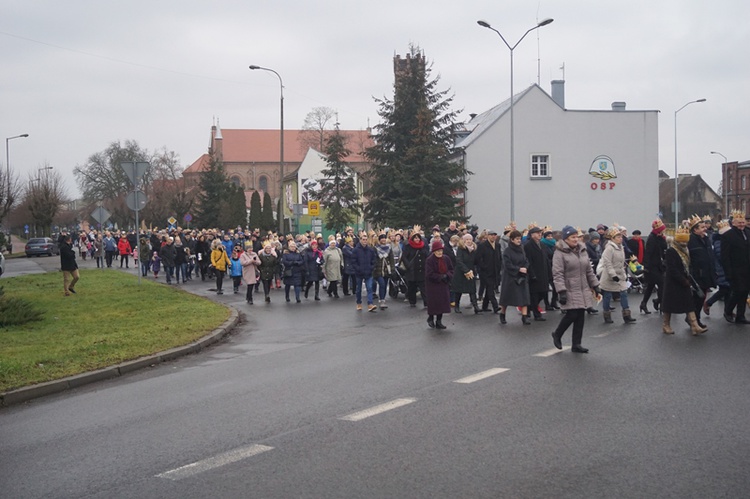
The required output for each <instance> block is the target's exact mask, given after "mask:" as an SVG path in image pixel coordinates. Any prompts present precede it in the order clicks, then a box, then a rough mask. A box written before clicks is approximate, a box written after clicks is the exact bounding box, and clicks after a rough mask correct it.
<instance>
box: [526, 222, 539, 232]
mask: <svg viewBox="0 0 750 499" xmlns="http://www.w3.org/2000/svg"><path fill="white" fill-rule="evenodd" d="M534 227H539V225H537V223H536V222H531V223H530V224H529V226H528V227H526V230H531V229H533V228H534Z"/></svg>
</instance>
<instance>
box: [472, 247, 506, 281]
mask: <svg viewBox="0 0 750 499" xmlns="http://www.w3.org/2000/svg"><path fill="white" fill-rule="evenodd" d="M475 258H476V262H477V268H478V269H479V278H480V279H482V280H483V281H489V282H493V283H498V282H500V273H501V272H502V269H503V253H502V251H500V243H499V242H495V248H494V249H493V248H492V245H491V244H490V242H489V241H482V242H481V243H479V244H478V245H477V251H476V256H475Z"/></svg>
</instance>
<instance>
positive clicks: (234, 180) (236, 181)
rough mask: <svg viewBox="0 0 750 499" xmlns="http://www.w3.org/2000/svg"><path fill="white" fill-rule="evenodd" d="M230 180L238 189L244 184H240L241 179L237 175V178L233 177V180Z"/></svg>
mask: <svg viewBox="0 0 750 499" xmlns="http://www.w3.org/2000/svg"><path fill="white" fill-rule="evenodd" d="M230 180H231V181H232V183H233V184H234V185H236V186H237V187H239V186H241V185H242V184H241V183H240V177H238V176H236V175H235V176H233V177H232V178H231V179H230Z"/></svg>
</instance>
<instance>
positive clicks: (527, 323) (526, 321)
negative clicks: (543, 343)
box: [521, 314, 531, 326]
mask: <svg viewBox="0 0 750 499" xmlns="http://www.w3.org/2000/svg"><path fill="white" fill-rule="evenodd" d="M521 323H522V324H523V325H524V326H530V325H531V320H530V319H529V315H528V314H525V315H522V316H521Z"/></svg>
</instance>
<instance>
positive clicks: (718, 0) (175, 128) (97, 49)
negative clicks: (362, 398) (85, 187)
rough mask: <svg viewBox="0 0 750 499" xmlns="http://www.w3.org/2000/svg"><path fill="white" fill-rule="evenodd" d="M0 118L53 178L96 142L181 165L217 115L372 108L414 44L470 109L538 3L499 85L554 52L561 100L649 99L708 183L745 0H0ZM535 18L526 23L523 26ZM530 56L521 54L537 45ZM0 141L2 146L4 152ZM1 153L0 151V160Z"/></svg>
mask: <svg viewBox="0 0 750 499" xmlns="http://www.w3.org/2000/svg"><path fill="white" fill-rule="evenodd" d="M0 6H1V7H0V53H1V54H2V70H1V76H0V82H1V83H0V89H1V92H0V133H1V134H2V138H7V137H11V136H14V135H19V134H22V133H28V134H29V135H30V136H29V137H28V138H21V139H15V140H12V141H10V164H11V167H12V168H13V169H14V170H15V171H16V172H19V173H20V174H21V178H22V179H24V180H25V179H27V178H28V177H29V175H30V174H31V175H33V176H35V175H36V169H37V168H39V167H41V166H44V165H46V164H49V165H50V166H52V167H54V169H55V170H56V171H58V172H60V173H61V174H62V175H63V177H64V179H65V181H66V185H67V186H68V190H69V195H70V196H76V195H78V188H77V187H76V184H75V182H74V179H73V175H72V172H73V168H74V167H75V166H76V165H78V164H83V163H85V162H86V159H87V158H88V157H89V156H90V155H91V154H93V153H95V152H98V151H101V150H103V149H105V148H106V147H107V146H108V145H109V144H110V143H111V142H113V141H117V140H121V141H125V140H128V139H132V140H136V141H137V142H138V143H139V144H140V145H141V146H142V147H145V148H148V149H149V150H154V149H158V148H162V147H166V148H167V149H168V150H173V151H175V152H176V153H177V154H179V156H180V158H181V161H182V164H183V166H185V167H187V166H189V165H190V164H191V163H192V162H193V161H194V160H195V159H196V158H198V157H199V156H200V155H201V154H203V153H204V152H206V148H207V146H208V141H209V131H210V127H211V124H212V122H213V120H214V119H215V118H216V119H219V120H220V125H221V127H222V128H270V129H278V126H279V83H278V80H277V79H276V77H275V76H274V75H273V74H271V73H267V72H261V71H250V70H249V69H248V66H249V65H250V64H256V65H260V66H265V67H269V68H273V69H275V70H276V71H278V72H279V73H280V74H281V76H282V78H283V80H284V88H285V90H284V97H285V101H284V104H285V128H287V129H294V128H300V127H301V126H302V123H303V120H304V118H305V115H306V114H307V113H308V112H309V111H310V110H311V109H312V108H313V107H316V106H328V107H331V108H333V109H335V110H337V111H338V113H339V121H340V123H341V127H342V128H343V129H364V128H366V127H367V126H368V124H369V125H374V124H376V123H377V121H378V115H377V106H376V104H375V103H374V101H373V96H375V97H383V96H388V97H392V95H393V94H392V85H393V62H392V58H393V55H394V54H402V55H403V54H405V53H406V52H407V51H408V47H409V44H410V43H414V44H417V45H419V46H420V47H421V48H422V49H423V50H424V52H425V55H426V56H427V58H428V59H429V60H430V61H431V62H432V63H433V75H440V77H441V83H440V86H439V88H440V89H447V88H450V89H452V91H453V92H454V93H455V99H454V105H455V108H456V109H463V113H462V114H461V115H460V117H461V119H462V120H466V119H468V114H469V113H480V112H482V111H485V110H487V109H488V108H490V107H492V106H493V105H495V104H497V103H499V102H501V101H503V100H505V99H507V98H508V97H509V92H510V68H509V66H510V58H509V51H508V49H507V48H506V47H505V45H503V43H502V40H500V38H499V37H498V36H497V35H496V34H495V33H493V32H491V31H489V30H488V29H485V28H482V27H480V26H478V25H477V23H476V21H477V20H478V19H484V20H486V21H488V22H489V23H490V24H492V26H493V27H495V28H497V29H498V30H499V31H500V32H501V33H503V35H504V36H505V38H506V39H507V40H508V41H509V42H510V43H511V44H513V43H515V41H517V40H518V39H519V38H520V37H521V36H522V35H523V34H524V32H525V31H526V30H527V29H528V28H530V27H532V26H534V25H535V24H536V22H537V21H538V20H542V19H544V18H547V17H551V18H554V22H553V23H552V24H550V25H548V26H545V27H543V28H541V29H539V30H537V31H536V32H532V33H531V34H529V35H528V36H527V37H526V38H525V39H524V40H523V42H522V43H521V44H520V45H519V46H518V48H517V49H516V50H515V52H514V54H515V88H516V91H517V92H518V91H520V90H522V89H523V88H525V87H527V86H528V85H531V84H533V83H536V82H537V77H538V75H539V78H540V83H541V87H542V88H543V89H544V90H545V91H547V92H549V91H550V84H549V82H550V80H553V79H560V78H562V77H563V72H562V70H561V69H560V68H561V66H562V65H563V64H564V65H565V74H564V76H565V80H566V85H565V88H566V96H565V99H566V100H565V102H566V107H567V108H568V109H610V105H611V103H612V102H613V101H625V102H627V108H628V109H638V110H644V109H648V110H651V109H657V110H659V111H661V113H660V115H659V164H660V168H661V169H663V170H665V171H667V172H668V173H669V174H670V175H672V174H673V173H674V167H675V162H674V132H675V126H674V113H675V111H676V110H677V109H679V108H680V107H681V106H682V105H683V104H685V103H687V102H690V101H692V100H696V99H700V98H705V99H707V102H705V103H701V104H693V105H691V106H689V107H688V108H685V109H683V110H682V111H680V113H679V114H678V159H679V171H680V172H683V173H685V172H687V173H693V174H701V175H703V176H704V178H705V179H706V180H707V181H708V182H709V184H710V185H711V186H712V187H713V188H714V189H716V188H718V185H719V181H720V179H721V163H722V161H723V159H722V158H721V157H720V156H717V155H711V154H710V151H718V152H721V153H722V154H724V155H726V156H727V158H728V159H729V160H730V161H735V160H739V161H742V160H748V159H750V151H749V150H748V147H749V146H748V139H747V137H748V131H750V112H749V111H750V86H749V85H748V83H749V82H750V64H748V62H749V61H750V28H749V27H748V25H747V24H746V23H744V20H745V19H750V2H748V1H747V0H715V1H712V2H708V1H705V0H659V1H653V0H630V1H627V2H610V1H601V0H598V1H594V0H542V1H539V2H533V1H529V0H506V1H502V2H498V1H496V0H493V1H490V0H467V1H464V2H456V1H454V0H451V1H447V0H431V1H415V0H399V1H393V0H381V1H379V2H356V1H351V0H348V1H346V0H318V1H312V0H276V1H261V0H252V1H240V0H237V1H225V0H214V1H212V2H185V1H177V0H160V1H153V0H149V1H145V0H129V1H126V2H102V1H98V0H91V1H83V0H66V1H64V2H61V1H59V0H38V1H27V2H18V1H13V2H12V1H9V0H0ZM537 33H538V35H539V36H538V38H537ZM538 59H540V60H541V63H540V64H539V67H540V70H539V71H538V69H537V68H538V64H537V60H538ZM4 152H5V151H3V153H4ZM0 161H1V162H2V164H3V168H5V155H4V154H3V157H2V159H1V160H0Z"/></svg>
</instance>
